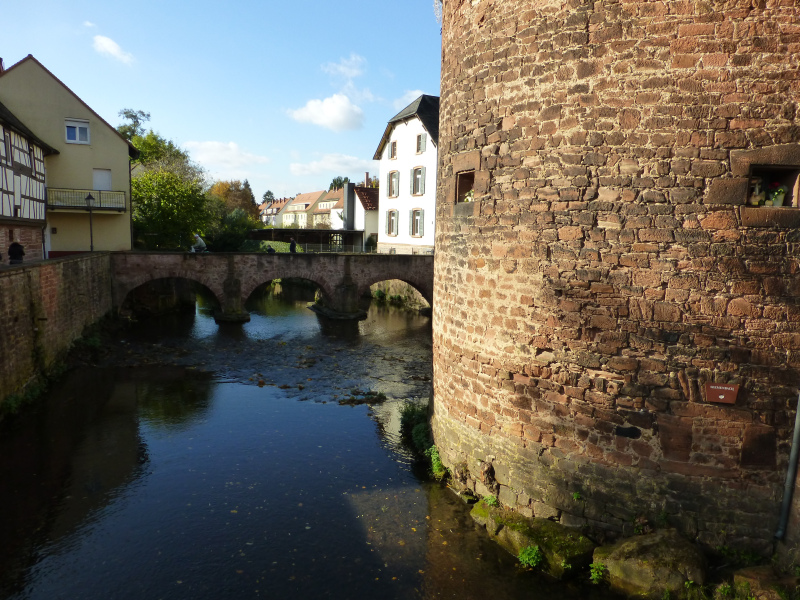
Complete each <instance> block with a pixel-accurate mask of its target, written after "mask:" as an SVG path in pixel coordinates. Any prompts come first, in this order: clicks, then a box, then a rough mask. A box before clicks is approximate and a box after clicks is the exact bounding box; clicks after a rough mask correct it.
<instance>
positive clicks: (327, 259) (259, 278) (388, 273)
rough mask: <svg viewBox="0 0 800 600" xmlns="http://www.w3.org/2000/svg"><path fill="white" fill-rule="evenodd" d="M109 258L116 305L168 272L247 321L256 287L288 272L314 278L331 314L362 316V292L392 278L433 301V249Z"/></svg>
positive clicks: (227, 315) (229, 315)
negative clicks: (415, 252)
mask: <svg viewBox="0 0 800 600" xmlns="http://www.w3.org/2000/svg"><path fill="white" fill-rule="evenodd" d="M111 261H112V262H111V264H112V276H113V302H114V306H115V308H116V310H119V309H120V308H121V307H122V305H123V303H124V301H125V298H126V297H127V295H128V293H130V292H131V291H132V290H134V289H136V288H137V287H139V286H141V285H143V284H146V283H148V282H151V281H156V280H159V279H170V278H183V279H188V280H191V281H195V282H197V283H199V284H201V285H203V286H205V287H206V288H208V289H209V290H210V291H211V292H212V293H213V294H214V295H215V296H216V298H217V300H218V302H219V305H220V307H221V310H220V311H219V313H218V315H217V320H218V321H248V320H249V319H250V315H249V313H248V312H247V311H246V310H245V309H244V304H245V301H246V300H247V298H248V297H249V296H250V294H251V293H252V292H253V290H255V289H256V288H257V287H259V286H260V285H262V284H264V283H267V282H269V281H272V280H273V279H285V278H290V277H295V278H302V279H308V280H310V281H313V282H314V283H316V284H317V285H318V286H319V287H320V290H321V292H322V295H323V298H324V300H325V306H326V307H327V312H328V313H329V314H330V315H331V316H337V317H343V318H358V317H359V315H361V314H363V313H362V312H361V311H360V310H359V308H358V299H359V297H360V296H361V295H362V294H364V293H366V292H368V291H369V287H370V286H371V285H372V284H374V283H378V282H380V281H386V280H388V279H399V280H401V281H404V282H405V283H408V284H410V285H412V286H413V287H414V288H416V289H417V290H418V291H419V292H420V294H422V296H423V297H424V298H425V300H427V301H428V303H429V304H433V302H432V301H433V256H432V255H408V254H327V253H326V254H312V253H298V254H262V253H258V254H256V253H203V254H192V253H185V252H168V253H165V252H157V253H156V252H120V253H114V254H112V258H111Z"/></svg>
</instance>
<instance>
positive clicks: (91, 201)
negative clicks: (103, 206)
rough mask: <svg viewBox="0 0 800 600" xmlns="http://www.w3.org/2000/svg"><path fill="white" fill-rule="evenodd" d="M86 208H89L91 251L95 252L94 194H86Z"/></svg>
mask: <svg viewBox="0 0 800 600" xmlns="http://www.w3.org/2000/svg"><path fill="white" fill-rule="evenodd" d="M86 208H87V209H89V252H94V231H93V230H92V209H93V208H94V196H92V195H91V194H89V195H88V196H86Z"/></svg>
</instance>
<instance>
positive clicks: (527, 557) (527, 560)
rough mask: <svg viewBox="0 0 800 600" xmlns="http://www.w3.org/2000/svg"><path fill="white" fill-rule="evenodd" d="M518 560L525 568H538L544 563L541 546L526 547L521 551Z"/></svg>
mask: <svg viewBox="0 0 800 600" xmlns="http://www.w3.org/2000/svg"><path fill="white" fill-rule="evenodd" d="M517 559H519V562H520V564H521V565H522V566H524V567H530V568H536V567H538V566H539V565H541V564H542V562H543V561H544V554H543V553H542V551H541V550H540V549H539V546H526V547H525V548H523V549H522V550H520V551H519V554H518V555H517Z"/></svg>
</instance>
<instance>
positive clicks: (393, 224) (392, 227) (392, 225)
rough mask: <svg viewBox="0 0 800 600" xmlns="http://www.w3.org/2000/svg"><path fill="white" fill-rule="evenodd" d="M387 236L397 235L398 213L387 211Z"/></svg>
mask: <svg viewBox="0 0 800 600" xmlns="http://www.w3.org/2000/svg"><path fill="white" fill-rule="evenodd" d="M386 235H397V211H396V210H387V211H386Z"/></svg>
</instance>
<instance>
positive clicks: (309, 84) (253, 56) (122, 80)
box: [0, 0, 441, 201]
mask: <svg viewBox="0 0 800 600" xmlns="http://www.w3.org/2000/svg"><path fill="white" fill-rule="evenodd" d="M4 4H7V6H4V7H3V25H4V26H3V33H2V35H0V57H2V58H3V61H4V63H5V66H6V68H8V67H10V66H12V65H13V64H14V63H16V62H18V61H19V60H21V59H23V58H24V57H25V56H27V55H28V54H33V56H35V57H36V58H37V59H38V60H39V61H40V62H41V63H42V64H43V65H44V66H45V67H47V68H48V69H49V70H50V71H51V72H52V73H53V74H54V75H55V76H56V77H58V78H59V79H61V80H62V81H63V82H64V83H65V84H66V85H67V86H68V87H70V88H71V89H72V90H73V91H74V92H75V93H76V94H77V95H78V96H80V97H81V98H82V99H83V100H84V101H85V102H86V103H87V104H88V105H89V106H91V107H92V108H93V109H94V110H95V111H96V112H97V113H98V114H100V115H101V116H102V117H103V118H104V119H105V120H106V121H108V122H109V123H111V124H112V125H114V126H116V125H119V124H120V123H121V122H122V119H121V118H120V117H119V116H118V113H119V111H120V110H121V109H123V108H133V109H136V110H144V111H146V112H149V113H150V115H151V120H150V122H149V123H148V126H149V127H152V128H153V129H154V130H155V131H157V132H158V133H160V134H161V135H162V136H164V137H166V138H169V139H172V140H173V141H174V142H175V143H177V144H178V145H179V146H181V147H183V148H185V149H187V150H188V151H189V153H190V155H191V156H192V158H193V159H194V160H195V161H196V162H198V163H200V164H201V165H202V166H204V167H205V168H206V169H207V170H208V172H209V174H210V176H211V177H212V178H213V179H248V180H249V181H250V184H251V186H252V188H253V191H254V193H255V195H256V199H257V200H259V201H260V199H261V196H262V194H263V193H264V192H265V191H266V190H268V189H269V190H271V191H272V192H273V193H274V194H275V196H276V197H281V196H294V195H295V194H297V193H302V192H310V191H315V190H318V189H327V187H328V184H329V183H330V181H331V179H333V177H335V176H337V175H341V176H346V177H350V179H351V180H354V181H361V180H362V179H363V177H364V172H365V171H369V172H370V174H371V175H376V174H377V163H376V162H374V161H372V156H373V154H374V153H375V149H376V148H377V146H378V142H379V141H380V138H381V135H382V134H383V131H384V129H385V127H386V122H387V121H388V120H389V119H390V118H391V117H392V116H394V115H395V114H396V113H397V112H398V111H399V110H401V109H402V108H403V107H404V106H406V105H407V104H408V103H410V102H411V101H412V100H413V99H414V98H416V97H417V96H418V95H419V94H421V93H425V94H431V95H435V96H438V95H439V72H440V59H441V36H440V33H439V29H440V28H439V25H438V23H437V22H436V18H435V16H434V9H433V0H400V1H394V2H390V1H388V0H373V1H372V2H364V1H361V2H356V1H353V0H338V1H336V2H332V1H330V0H295V1H294V2H277V1H274V0H262V1H261V2H256V1H249V0H248V1H241V0H232V1H231V2H229V3H221V2H219V1H216V2H211V1H209V0H196V1H192V2H186V1H183V0H177V1H176V0H159V1H155V0H141V1H139V2H136V3H128V2H126V3H123V2H119V1H117V0H71V1H70V2H64V1H63V0H40V1H39V2H8V3H4Z"/></svg>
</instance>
